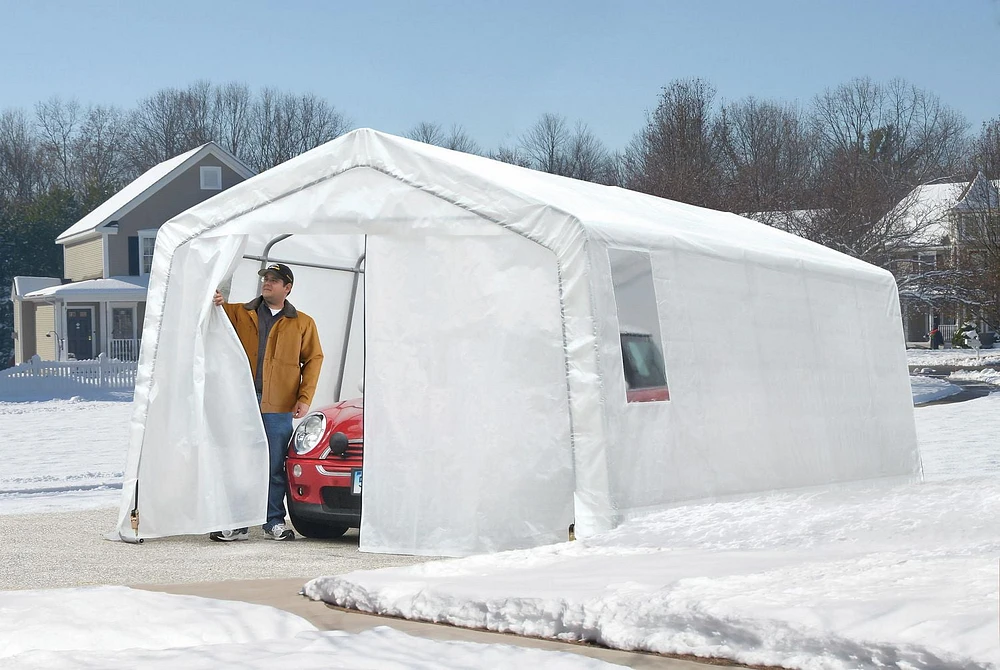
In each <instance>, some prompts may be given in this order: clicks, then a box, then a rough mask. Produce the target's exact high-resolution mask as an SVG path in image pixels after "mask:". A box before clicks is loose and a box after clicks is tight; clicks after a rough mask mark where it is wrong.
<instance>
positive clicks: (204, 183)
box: [201, 165, 222, 191]
mask: <svg viewBox="0 0 1000 670" xmlns="http://www.w3.org/2000/svg"><path fill="white" fill-rule="evenodd" d="M201 190H202V191H221V190H222V168H221V167H217V166H213V165H203V166H202V167H201Z"/></svg>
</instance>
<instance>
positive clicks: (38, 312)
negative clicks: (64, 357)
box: [35, 305, 56, 361]
mask: <svg viewBox="0 0 1000 670" xmlns="http://www.w3.org/2000/svg"><path fill="white" fill-rule="evenodd" d="M55 323H56V308H55V306H54V305H38V306H37V307H36V308H35V342H36V350H37V352H36V353H38V356H39V358H41V359H42V360H46V361H54V360H55V359H56V338H55V336H53V337H46V336H45V335H46V334H47V333H48V332H49V331H52V330H55Z"/></svg>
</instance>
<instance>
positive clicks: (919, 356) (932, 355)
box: [906, 349, 1000, 367]
mask: <svg viewBox="0 0 1000 670" xmlns="http://www.w3.org/2000/svg"><path fill="white" fill-rule="evenodd" d="M906 362H907V363H908V364H909V365H926V366H935V365H959V366H962V365H964V366H970V367H978V366H980V365H1000V349H982V350H980V352H979V357H978V359H977V357H976V351H975V349H907V350H906Z"/></svg>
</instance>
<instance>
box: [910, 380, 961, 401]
mask: <svg viewBox="0 0 1000 670" xmlns="http://www.w3.org/2000/svg"><path fill="white" fill-rule="evenodd" d="M910 390H911V391H912V392H913V404H914V405H922V404H923V403H927V402H932V401H934V400H941V399H942V398H947V397H948V396H951V395H955V394H956V393H961V392H962V388H961V387H960V386H955V385H954V384H949V383H948V382H946V381H945V380H943V379H935V378H933V377H921V376H919V375H912V376H911V377H910Z"/></svg>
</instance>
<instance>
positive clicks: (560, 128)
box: [520, 113, 570, 175]
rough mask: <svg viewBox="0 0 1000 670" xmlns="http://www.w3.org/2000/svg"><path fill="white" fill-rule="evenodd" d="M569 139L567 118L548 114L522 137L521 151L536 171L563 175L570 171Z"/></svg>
mask: <svg viewBox="0 0 1000 670" xmlns="http://www.w3.org/2000/svg"><path fill="white" fill-rule="evenodd" d="M569 139H570V134H569V127H568V124H567V123H566V119H565V117H562V116H560V115H558V114H548V113H546V114H542V116H541V118H540V119H538V121H536V122H535V125H533V126H532V127H531V128H529V129H528V131H527V132H526V133H525V134H524V135H523V136H522V137H521V145H520V149H521V150H522V151H523V152H524V154H525V155H527V156H528V157H529V159H530V161H531V167H533V168H534V169H536V170H539V171H541V172H548V173H550V174H559V175H563V174H566V173H567V171H568V169H569V166H568V165H567V157H566V146H567V144H568V143H569Z"/></svg>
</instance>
